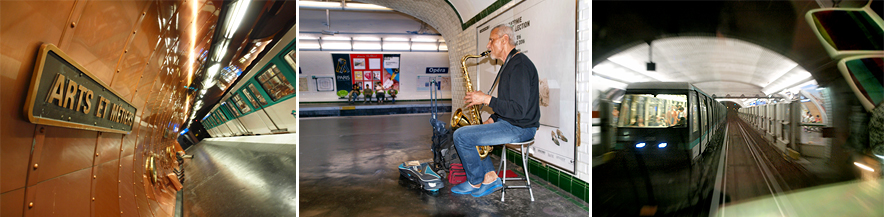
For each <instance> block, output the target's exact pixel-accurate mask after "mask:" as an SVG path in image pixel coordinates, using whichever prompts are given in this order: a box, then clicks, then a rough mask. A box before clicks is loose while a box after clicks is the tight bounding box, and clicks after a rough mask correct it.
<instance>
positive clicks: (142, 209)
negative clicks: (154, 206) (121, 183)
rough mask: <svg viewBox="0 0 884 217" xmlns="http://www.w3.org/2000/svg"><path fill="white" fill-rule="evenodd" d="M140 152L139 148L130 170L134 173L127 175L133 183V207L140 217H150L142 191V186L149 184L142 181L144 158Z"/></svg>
mask: <svg viewBox="0 0 884 217" xmlns="http://www.w3.org/2000/svg"><path fill="white" fill-rule="evenodd" d="M140 150H141V149H140V148H139V149H138V150H136V151H135V161H134V163H135V164H134V165H133V166H134V167H133V168H132V169H133V170H134V171H135V172H134V173H131V174H129V175H131V176H132V180H133V181H134V182H135V185H134V188H133V189H134V191H135V205H136V208H137V209H138V213H139V214H141V216H152V215H153V214H152V213H151V211H150V204H149V203H148V202H147V194H146V192H145V191H144V185H149V184H150V182H149V181H147V180H145V179H144V174H145V172H144V157H143V156H141V154H140V153H141V152H140Z"/></svg>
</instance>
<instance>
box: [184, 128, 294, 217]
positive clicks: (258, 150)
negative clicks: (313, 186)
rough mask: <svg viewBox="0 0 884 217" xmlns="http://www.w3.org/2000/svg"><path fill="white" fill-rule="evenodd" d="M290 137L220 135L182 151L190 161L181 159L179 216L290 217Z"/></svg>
mask: <svg viewBox="0 0 884 217" xmlns="http://www.w3.org/2000/svg"><path fill="white" fill-rule="evenodd" d="M296 139H297V134H283V135H271V136H251V137H236V138H224V139H215V140H214V141H212V140H203V141H202V142H200V143H199V144H197V145H195V146H193V147H191V148H190V149H188V150H187V154H189V155H193V159H189V160H186V161H185V163H184V171H185V174H186V175H185V178H186V180H185V181H184V189H183V192H184V193H183V197H184V199H183V201H184V204H183V205H184V209H183V214H184V215H183V216H193V217H196V216H295V213H297V207H298V204H297V202H296V201H297V200H296V196H297V195H298V192H297V191H296V187H297V186H296V181H297V162H298V161H297V158H296V152H297V151H296V146H295V144H294V143H295V141H296ZM222 140H223V141H222ZM274 141H291V142H290V143H288V144H280V142H274Z"/></svg>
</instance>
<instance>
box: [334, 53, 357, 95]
mask: <svg viewBox="0 0 884 217" xmlns="http://www.w3.org/2000/svg"><path fill="white" fill-rule="evenodd" d="M332 64H333V65H334V66H335V84H336V85H335V86H337V87H338V90H346V91H350V90H351V89H353V79H352V78H353V74H352V72H351V70H350V54H332Z"/></svg>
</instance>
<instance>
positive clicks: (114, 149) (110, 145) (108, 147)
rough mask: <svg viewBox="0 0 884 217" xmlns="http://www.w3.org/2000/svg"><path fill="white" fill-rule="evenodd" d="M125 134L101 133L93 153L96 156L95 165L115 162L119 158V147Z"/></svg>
mask: <svg viewBox="0 0 884 217" xmlns="http://www.w3.org/2000/svg"><path fill="white" fill-rule="evenodd" d="M124 136H126V134H117V133H101V135H100V136H98V146H96V147H95V152H96V153H97V154H98V156H95V159H96V160H95V162H94V164H95V165H98V164H103V163H105V162H108V161H110V160H117V159H119V158H120V145H121V144H122V140H123V137H124Z"/></svg>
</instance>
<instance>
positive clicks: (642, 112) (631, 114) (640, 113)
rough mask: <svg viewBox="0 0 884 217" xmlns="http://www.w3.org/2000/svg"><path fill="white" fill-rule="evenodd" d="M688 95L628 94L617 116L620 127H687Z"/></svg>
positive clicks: (624, 97) (616, 113)
mask: <svg viewBox="0 0 884 217" xmlns="http://www.w3.org/2000/svg"><path fill="white" fill-rule="evenodd" d="M687 101H688V100H687V95H685V94H656V95H653V94H626V95H624V96H623V101H622V102H621V103H620V110H618V111H617V112H615V115H617V116H618V117H619V118H618V121H617V126H618V127H647V128H664V127H687V117H688V109H687V106H686V105H687Z"/></svg>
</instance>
